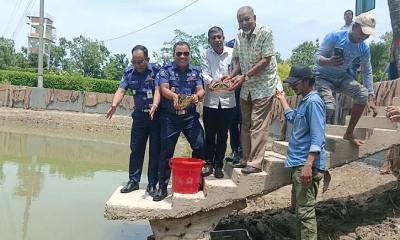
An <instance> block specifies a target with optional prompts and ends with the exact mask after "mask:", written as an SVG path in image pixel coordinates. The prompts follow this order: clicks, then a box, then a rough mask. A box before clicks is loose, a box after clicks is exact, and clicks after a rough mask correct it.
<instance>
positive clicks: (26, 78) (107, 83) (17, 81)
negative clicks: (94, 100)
mask: <svg viewBox="0 0 400 240" xmlns="http://www.w3.org/2000/svg"><path fill="white" fill-rule="evenodd" d="M43 78H44V80H43V86H44V87H45V88H54V89H64V90H77V91H87V92H101V93H114V92H115V91H116V90H117V89H118V86H119V82H117V81H114V80H105V79H95V78H88V77H83V76H81V75H79V74H64V75H56V74H44V76H43ZM0 83H3V84H11V85H17V86H27V87H36V86H37V75H36V73H30V72H19V71H8V70H0Z"/></svg>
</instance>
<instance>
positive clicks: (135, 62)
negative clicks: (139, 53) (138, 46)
mask: <svg viewBox="0 0 400 240" xmlns="http://www.w3.org/2000/svg"><path fill="white" fill-rule="evenodd" d="M145 61H146V60H138V61H135V60H131V63H132V65H141V64H143V63H144V62H145Z"/></svg>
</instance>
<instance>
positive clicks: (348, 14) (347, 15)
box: [340, 9, 354, 31]
mask: <svg viewBox="0 0 400 240" xmlns="http://www.w3.org/2000/svg"><path fill="white" fill-rule="evenodd" d="M353 15H354V14H353V11H351V10H350V9H349V10H346V11H345V12H344V14H343V19H344V25H343V26H342V27H341V28H340V30H343V31H344V30H346V31H348V30H350V29H351V25H353Z"/></svg>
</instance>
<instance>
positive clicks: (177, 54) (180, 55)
mask: <svg viewBox="0 0 400 240" xmlns="http://www.w3.org/2000/svg"><path fill="white" fill-rule="evenodd" d="M175 55H176V56H178V57H182V55H183V56H185V57H189V55H190V52H176V53H175Z"/></svg>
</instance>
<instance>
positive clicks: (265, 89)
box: [233, 24, 283, 100]
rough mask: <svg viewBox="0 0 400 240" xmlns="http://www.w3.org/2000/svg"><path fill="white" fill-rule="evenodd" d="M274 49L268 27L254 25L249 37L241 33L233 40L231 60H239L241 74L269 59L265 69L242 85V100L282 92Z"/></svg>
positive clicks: (270, 31)
mask: <svg viewBox="0 0 400 240" xmlns="http://www.w3.org/2000/svg"><path fill="white" fill-rule="evenodd" d="M275 54H276V53H275V49H274V44H273V38H272V30H271V29H270V28H269V27H266V26H263V25H259V24H256V27H255V29H254V31H253V33H252V35H251V37H250V39H248V38H247V36H246V35H245V34H244V33H243V32H242V31H241V32H239V33H238V35H237V36H236V39H235V46H234V48H233V58H234V59H236V58H239V63H240V69H241V71H242V73H246V72H247V71H249V70H250V69H251V68H252V67H254V65H256V64H257V63H258V62H259V61H260V60H261V59H262V58H267V57H271V60H270V63H269V65H268V66H267V67H265V68H264V69H262V70H261V72H259V73H257V74H256V75H254V76H251V77H250V78H249V79H248V80H247V81H245V82H244V83H243V85H242V91H241V93H240V97H241V98H242V99H246V100H247V98H248V96H249V95H250V97H251V99H252V100H254V99H260V98H264V97H269V96H272V95H274V94H275V90H276V89H278V90H282V89H283V88H282V83H281V81H280V79H279V75H278V71H277V63H276V58H275Z"/></svg>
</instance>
